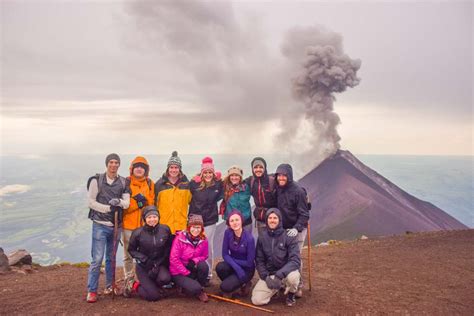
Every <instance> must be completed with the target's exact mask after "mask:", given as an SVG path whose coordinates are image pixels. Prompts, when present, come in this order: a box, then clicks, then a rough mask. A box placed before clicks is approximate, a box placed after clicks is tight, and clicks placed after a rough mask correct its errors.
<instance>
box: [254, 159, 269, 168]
mask: <svg viewBox="0 0 474 316" xmlns="http://www.w3.org/2000/svg"><path fill="white" fill-rule="evenodd" d="M256 165H260V166H262V167H263V168H265V165H266V163H265V161H264V160H263V159H262V158H260V157H257V158H255V159H254V160H253V161H252V169H253V168H255V166H256Z"/></svg>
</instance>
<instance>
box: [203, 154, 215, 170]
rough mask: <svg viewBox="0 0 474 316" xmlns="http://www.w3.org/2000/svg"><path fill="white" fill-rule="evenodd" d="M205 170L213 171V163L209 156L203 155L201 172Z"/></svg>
mask: <svg viewBox="0 0 474 316" xmlns="http://www.w3.org/2000/svg"><path fill="white" fill-rule="evenodd" d="M205 170H211V171H212V172H214V163H213V162H212V158H211V157H204V158H203V159H202V163H201V173H203V172H204V171H205Z"/></svg>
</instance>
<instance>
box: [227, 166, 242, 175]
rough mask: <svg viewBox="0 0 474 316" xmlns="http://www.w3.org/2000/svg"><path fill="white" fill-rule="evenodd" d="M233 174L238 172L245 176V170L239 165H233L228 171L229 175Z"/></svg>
mask: <svg viewBox="0 0 474 316" xmlns="http://www.w3.org/2000/svg"><path fill="white" fill-rule="evenodd" d="M231 174H236V175H238V176H240V177H241V178H242V177H243V176H244V172H243V171H242V169H240V168H239V167H238V166H232V167H230V168H229V170H228V171H227V176H230V175H231Z"/></svg>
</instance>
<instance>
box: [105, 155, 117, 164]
mask: <svg viewBox="0 0 474 316" xmlns="http://www.w3.org/2000/svg"><path fill="white" fill-rule="evenodd" d="M111 160H117V161H118V163H119V164H120V157H119V155H117V154H115V153H112V154H108V155H107V157H105V165H106V166H107V165H108V164H109V161H111Z"/></svg>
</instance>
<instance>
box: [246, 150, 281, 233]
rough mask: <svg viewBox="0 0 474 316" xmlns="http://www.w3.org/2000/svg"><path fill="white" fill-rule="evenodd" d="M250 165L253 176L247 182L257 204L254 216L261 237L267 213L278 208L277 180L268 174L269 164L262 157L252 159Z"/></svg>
mask: <svg viewBox="0 0 474 316" xmlns="http://www.w3.org/2000/svg"><path fill="white" fill-rule="evenodd" d="M250 165H251V166H252V176H250V177H248V178H247V179H245V182H247V184H248V185H249V186H250V193H251V194H252V197H253V201H254V202H255V209H254V210H253V216H254V217H255V221H256V223H255V226H256V227H257V230H258V235H259V236H260V235H261V234H262V233H263V231H264V229H265V227H266V224H265V213H266V212H267V210H268V209H269V208H272V207H276V206H277V200H276V179H275V176H274V175H269V174H268V173H267V162H266V161H265V159H263V158H262V157H255V158H254V159H252V162H251V163H250Z"/></svg>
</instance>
